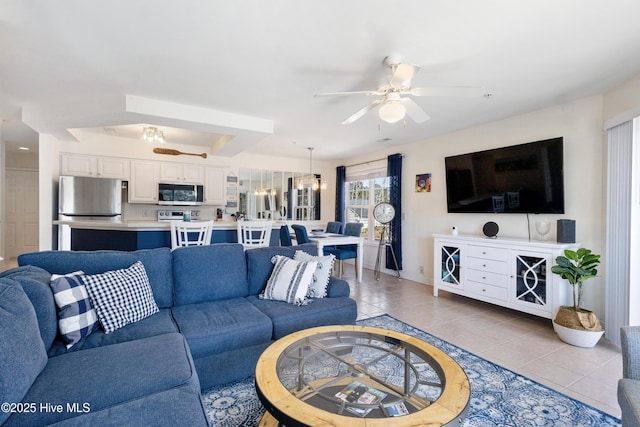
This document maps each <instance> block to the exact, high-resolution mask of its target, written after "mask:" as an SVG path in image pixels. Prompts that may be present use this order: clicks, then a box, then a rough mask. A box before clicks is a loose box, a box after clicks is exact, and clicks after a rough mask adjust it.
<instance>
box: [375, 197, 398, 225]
mask: <svg viewBox="0 0 640 427" xmlns="http://www.w3.org/2000/svg"><path fill="white" fill-rule="evenodd" d="M395 216H396V210H395V208H394V207H393V205H392V204H391V203H387V202H382V203H378V204H377V205H376V206H375V208H373V218H375V220H376V221H378V222H379V223H380V224H388V223H390V222H391V221H392V220H393V218H394V217H395Z"/></svg>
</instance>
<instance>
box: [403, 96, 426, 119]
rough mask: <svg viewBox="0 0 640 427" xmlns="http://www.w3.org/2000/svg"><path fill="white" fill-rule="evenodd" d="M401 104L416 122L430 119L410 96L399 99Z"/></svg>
mask: <svg viewBox="0 0 640 427" xmlns="http://www.w3.org/2000/svg"><path fill="white" fill-rule="evenodd" d="M400 102H402V105H404V106H405V108H406V109H407V114H408V115H409V117H411V118H412V119H413V121H414V122H416V123H422V122H426V121H427V120H429V119H430V117H429V115H428V114H427V113H425V112H424V110H423V109H422V108H420V106H419V105H418V104H416V102H415V101H414V100H413V99H411V98H402V99H401V100H400Z"/></svg>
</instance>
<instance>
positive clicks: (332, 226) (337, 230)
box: [324, 221, 342, 234]
mask: <svg viewBox="0 0 640 427" xmlns="http://www.w3.org/2000/svg"><path fill="white" fill-rule="evenodd" d="M324 231H325V232H326V233H333V234H342V223H341V222H340V221H329V222H328V223H327V228H326V229H325V230H324Z"/></svg>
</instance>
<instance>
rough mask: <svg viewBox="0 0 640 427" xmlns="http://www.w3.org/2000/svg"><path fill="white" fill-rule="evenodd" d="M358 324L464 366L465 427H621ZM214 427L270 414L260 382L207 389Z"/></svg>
mask: <svg viewBox="0 0 640 427" xmlns="http://www.w3.org/2000/svg"><path fill="white" fill-rule="evenodd" d="M357 324H358V325H363V326H373V327H378V328H385V329H390V330H394V331H398V332H402V333H405V334H407V335H412V336H415V337H417V338H420V339H422V340H424V341H426V342H428V343H429V344H432V345H434V346H436V347H438V348H440V349H441V350H443V351H444V352H446V353H447V354H448V355H449V356H451V357H452V358H453V359H454V360H455V361H456V362H458V363H459V364H460V366H462V368H463V369H464V371H465V372H466V374H467V376H468V378H469V382H470V384H471V401H470V404H469V416H468V418H467V419H466V420H465V422H464V423H463V424H462V425H463V426H464V427H485V426H517V427H522V426H535V427H541V426H550V427H561V426H566V427H576V426H581V427H586V426H594V427H602V426H620V425H621V422H620V420H619V419H618V418H615V417H613V416H611V415H609V414H606V413H604V412H602V411H600V410H598V409H595V408H593V407H591V406H588V405H586V404H584V403H582V402H579V401H577V400H575V399H573V398H571V397H569V396H566V395H564V394H562V393H558V392H557V391H554V390H551V389H550V388H548V387H546V386H544V385H541V384H539V383H537V382H535V381H533V380H530V379H528V378H526V377H523V376H522V375H518V374H516V373H514V372H512V371H510V370H508V369H505V368H502V367H500V366H498V365H496V364H494V363H491V362H489V361H487V360H485V359H482V358H480V357H478V356H476V355H474V354H472V353H469V352H468V351H466V350H463V349H461V348H459V347H456V346H454V345H453V344H449V343H448V342H446V341H443V340H441V339H439V338H436V337H434V336H433V335H430V334H428V333H426V332H424V331H421V330H420V329H417V328H414V327H413V326H410V325H407V324H406V323H404V322H401V321H399V320H397V319H395V318H393V317H391V316H388V315H382V316H378V317H373V318H370V319H364V320H359V321H358V322H357ZM202 400H203V402H204V407H205V410H206V411H207V414H208V417H209V422H210V423H211V425H212V426H215V427H218V426H221V427H232V426H234V427H235V426H238V427H239V426H242V427H246V426H257V425H258V423H259V421H260V418H261V417H262V415H263V414H264V408H263V407H262V405H261V404H260V401H259V400H258V397H257V395H256V392H255V387H254V379H253V378H247V379H244V380H241V381H237V382H235V383H231V384H226V385H224V386H220V387H214V388H211V389H209V390H206V391H204V392H203V394H202Z"/></svg>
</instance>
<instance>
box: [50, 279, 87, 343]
mask: <svg viewBox="0 0 640 427" xmlns="http://www.w3.org/2000/svg"><path fill="white" fill-rule="evenodd" d="M81 274H84V273H83V272H82V271H76V272H75V273H70V274H67V275H64V276H60V275H57V274H54V275H52V276H51V282H50V283H49V286H51V290H52V291H53V299H54V300H55V302H56V305H57V306H58V330H59V331H60V336H61V337H62V339H63V341H64V342H65V343H66V346H67V348H71V347H73V346H74V345H75V344H77V343H78V342H80V340H81V339H83V338H84V337H86V336H87V335H89V334H90V333H91V332H93V331H96V330H98V316H97V314H96V311H95V310H94V309H93V306H92V305H91V300H89V294H88V293H87V288H86V287H85V286H84V283H82V281H81V280H80V275H81Z"/></svg>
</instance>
